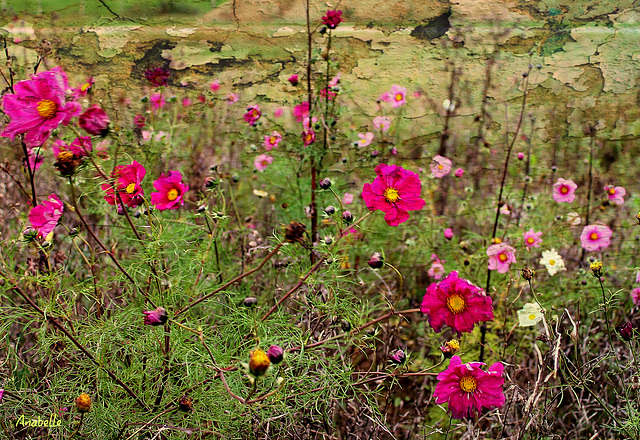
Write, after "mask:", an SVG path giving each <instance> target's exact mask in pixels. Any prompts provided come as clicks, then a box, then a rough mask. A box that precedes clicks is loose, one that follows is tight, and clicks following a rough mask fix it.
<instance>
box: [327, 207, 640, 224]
mask: <svg viewBox="0 0 640 440" xmlns="http://www.w3.org/2000/svg"><path fill="white" fill-rule="evenodd" d="M324 212H326V213H327V215H333V214H335V212H336V208H334V207H333V206H332V205H329V206H327V207H326V208H324ZM638 215H640V214H638ZM638 222H639V223H640V220H638Z"/></svg>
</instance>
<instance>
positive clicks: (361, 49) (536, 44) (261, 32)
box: [4, 0, 640, 142]
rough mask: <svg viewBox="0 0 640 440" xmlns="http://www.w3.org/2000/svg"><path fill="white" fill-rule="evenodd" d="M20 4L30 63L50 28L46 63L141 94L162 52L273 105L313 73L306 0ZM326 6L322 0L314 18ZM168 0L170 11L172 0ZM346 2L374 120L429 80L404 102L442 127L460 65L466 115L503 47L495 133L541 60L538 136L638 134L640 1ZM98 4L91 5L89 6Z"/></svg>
mask: <svg viewBox="0 0 640 440" xmlns="http://www.w3.org/2000/svg"><path fill="white" fill-rule="evenodd" d="M19 3H20V1H18V2H16V4H15V5H14V6H13V7H14V8H17V9H15V11H14V12H17V13H18V14H19V15H18V17H19V19H25V20H26V22H27V23H26V24H25V25H24V26H23V23H22V22H21V21H20V20H17V21H15V20H12V19H11V16H10V15H9V13H8V12H7V11H8V10H6V11H5V12H6V13H5V23H7V24H6V25H5V28H4V29H5V30H8V31H9V32H11V35H10V37H9V40H8V42H9V48H8V49H9V53H10V54H12V55H15V56H17V57H18V62H19V63H20V64H22V65H24V66H26V65H28V64H29V63H33V62H34V60H35V57H36V52H35V46H36V44H37V43H38V42H39V41H41V40H42V39H43V38H45V39H48V40H49V41H51V42H52V43H53V46H54V48H55V54H56V56H57V58H56V59H55V61H52V62H51V63H50V64H49V67H51V66H52V65H53V63H58V64H61V65H63V66H64V67H65V68H66V69H67V70H68V71H69V72H71V74H72V75H76V76H77V79H78V80H80V78H82V77H84V76H87V75H93V76H94V77H95V79H96V82H97V86H98V88H100V87H104V88H107V87H112V95H117V94H122V95H131V94H132V93H131V91H132V90H134V89H137V88H139V87H140V86H141V85H142V84H143V83H144V81H143V79H142V74H143V72H144V70H145V69H147V68H148V67H150V66H157V65H161V64H163V63H165V64H167V65H169V66H170V67H171V68H172V69H173V70H174V75H173V78H172V81H173V85H174V86H177V87H184V88H185V93H186V92H188V91H189V90H192V89H198V88H199V89H205V88H206V87H207V85H208V83H209V82H210V81H211V80H212V79H213V78H218V79H219V80H220V81H221V82H222V83H223V85H224V87H226V89H225V90H228V91H231V90H232V89H233V91H237V92H238V91H239V92H240V93H241V96H242V100H243V101H244V102H253V101H255V100H257V101H259V102H262V103H269V102H272V103H273V105H274V106H275V105H292V104H294V103H297V102H300V100H301V99H302V96H303V94H302V91H301V89H299V88H297V89H296V88H294V87H292V86H290V85H289V84H288V82H287V81H286V79H287V78H288V77H289V76H290V75H291V74H293V73H298V74H301V75H303V74H304V72H305V67H304V60H305V58H306V52H305V45H306V34H305V29H306V28H305V24H304V23H305V10H304V8H303V2H302V1H300V0H236V1H228V2H225V3H222V4H220V5H219V6H215V7H213V8H212V7H210V6H207V5H206V3H205V4H204V8H205V9H204V10H203V9H202V8H203V2H198V5H199V7H200V8H201V9H200V10H199V12H197V14H191V15H189V14H168V15H163V16H159V15H153V16H151V15H144V12H141V11H140V8H141V5H140V4H139V5H138V8H137V9H136V8H135V7H132V6H131V5H130V3H132V2H124V1H119V2H112V4H110V3H109V2H108V1H105V3H107V4H110V6H111V7H112V9H113V10H114V12H115V13H117V14H121V15H122V16H123V17H129V18H132V21H130V20H123V19H120V20H114V19H113V15H112V14H110V13H109V12H108V11H107V10H106V9H104V8H103V7H102V6H100V5H98V6H99V7H100V8H102V9H101V12H100V14H101V17H100V16H99V15H98V14H97V12H96V11H97V10H96V9H95V8H96V5H95V4H93V3H95V2H92V3H91V8H93V9H91V8H89V2H88V1H87V2H83V1H76V2H75V6H76V7H75V8H74V7H73V5H68V6H67V7H65V8H64V9H62V10H60V11H58V12H56V13H51V12H50V11H49V12H47V11H46V10H45V11H43V13H42V15H39V16H25V15H20V12H21V11H20V6H19V5H18V4H19ZM140 3H141V4H142V3H144V2H140ZM211 3H221V2H211ZM67 4H68V3H67ZM194 5H195V3H194ZM328 5H329V4H328V3H326V2H316V1H312V8H311V17H312V20H313V21H314V22H315V23H319V22H320V17H321V16H322V15H323V13H324V11H326V9H327V7H328ZM23 6H24V5H23ZM45 6H46V5H43V4H42V2H40V7H41V8H45ZM142 6H143V5H142ZM163 7H165V8H168V9H169V10H170V9H171V2H168V3H166V4H164V6H163ZM339 8H340V9H342V10H343V11H344V19H345V22H344V23H342V24H341V25H340V26H339V27H338V28H337V29H336V30H335V31H334V33H333V36H334V38H335V39H334V44H333V53H334V54H335V59H336V60H337V61H338V62H339V63H340V71H341V73H342V83H343V86H344V88H345V93H344V94H343V95H342V99H343V102H350V101H351V100H355V101H357V102H358V103H359V108H360V111H361V112H362V117H363V121H366V120H367V119H368V118H369V117H370V116H371V115H373V114H374V113H375V111H376V108H377V107H376V105H375V100H376V99H377V97H378V96H379V95H380V93H382V92H383V91H386V90H387V89H388V88H389V87H390V86H391V85H392V84H399V85H403V86H406V87H407V88H408V89H409V90H410V91H422V92H424V93H422V95H421V97H419V98H417V97H416V98H412V101H413V102H411V103H410V105H409V106H408V107H407V110H406V113H405V116H407V117H408V118H413V117H417V116H421V115H425V116H423V117H422V118H420V119H419V121H420V122H419V124H416V126H415V127H412V128H411V130H412V134H413V135H415V136H416V137H419V136H424V135H429V134H434V133H437V132H439V131H440V130H441V129H442V114H443V110H442V101H443V100H444V99H446V98H447V97H448V94H449V84H450V80H451V73H450V72H451V70H452V68H454V67H455V68H456V69H458V70H459V76H458V79H459V80H458V83H457V85H456V87H455V88H454V92H455V96H456V102H457V108H456V116H455V121H454V128H455V125H457V126H460V127H469V126H470V125H471V124H473V118H474V116H475V115H476V114H477V113H478V111H479V108H480V105H481V101H482V91H483V88H484V84H485V77H486V66H487V60H488V59H489V58H490V57H494V58H495V64H494V65H493V67H492V70H491V72H492V73H491V84H492V86H491V88H490V90H489V103H490V113H491V117H492V120H493V124H492V129H493V130H490V134H489V135H490V136H491V133H492V132H495V133H497V134H498V133H499V132H501V131H503V130H501V129H502V128H504V124H505V123H507V122H505V121H508V124H509V127H512V126H513V125H515V119H516V114H517V111H518V109H519V106H520V102H521V97H522V85H523V73H524V72H526V71H527V69H528V66H529V65H530V64H531V65H533V69H532V71H531V75H530V76H529V90H530V100H529V103H530V106H529V110H530V112H531V113H532V115H533V116H534V117H535V119H536V122H535V127H536V129H535V133H536V134H537V140H538V141H541V142H558V141H560V140H563V139H567V138H581V137H583V127H584V124H585V123H591V124H595V125H596V126H597V128H598V131H599V133H600V136H602V137H604V138H609V139H629V138H632V137H635V136H638V135H640V120H639V119H640V118H639V113H640V111H639V109H638V101H639V97H638V96H639V91H640V83H639V81H638V77H639V75H638V72H640V69H639V67H640V51H638V50H637V47H638V43H640V37H639V35H640V32H639V30H640V27H639V26H640V23H639V21H640V14H639V12H638V10H637V8H634V2H633V1H632V0H619V1H615V2H613V1H611V2H591V1H571V2H566V1H561V0H532V1H526V0H520V1H518V0H508V1H507V0H504V1H503V0H457V1H445V0H441V1H434V0H428V1H404V0H403V1H388V0H385V1H382V0H358V1H355V0H351V1H342V2H341V3H340V6H339ZM23 9H24V8H23ZM45 9H46V8H45ZM89 9H91V11H93V12H92V13H91V14H88V13H84V14H83V11H87V10H89ZM150 10H151V9H150ZM183 12H184V11H183ZM192 12H193V11H192ZM14 38H18V39H19V40H18V41H19V42H14ZM325 39H326V36H322V35H316V37H315V38H314V43H315V47H317V48H322V47H323V46H324V45H325V41H326V40H325ZM492 54H493V55H492ZM136 94H137V92H136ZM266 106H268V104H266ZM505 114H507V115H508V117H505ZM407 121H413V119H407Z"/></svg>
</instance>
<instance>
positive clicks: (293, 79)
mask: <svg viewBox="0 0 640 440" xmlns="http://www.w3.org/2000/svg"><path fill="white" fill-rule="evenodd" d="M287 81H289V82H290V83H291V85H292V86H294V87H295V86H297V85H298V75H291V76H290V77H289V78H288V79H287Z"/></svg>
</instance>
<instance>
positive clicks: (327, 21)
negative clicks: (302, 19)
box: [322, 10, 342, 29]
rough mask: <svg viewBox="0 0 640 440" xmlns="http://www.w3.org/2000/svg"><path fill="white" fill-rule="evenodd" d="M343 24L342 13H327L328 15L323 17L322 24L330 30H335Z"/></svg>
mask: <svg viewBox="0 0 640 440" xmlns="http://www.w3.org/2000/svg"><path fill="white" fill-rule="evenodd" d="M340 23H342V11H331V10H329V11H327V15H324V16H323V17H322V24H324V25H325V26H326V27H328V28H329V29H335V28H337V27H338V25H339V24H340Z"/></svg>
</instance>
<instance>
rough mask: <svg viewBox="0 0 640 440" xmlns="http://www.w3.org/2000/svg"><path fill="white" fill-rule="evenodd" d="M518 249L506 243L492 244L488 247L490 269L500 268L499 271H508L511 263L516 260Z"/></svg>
mask: <svg viewBox="0 0 640 440" xmlns="http://www.w3.org/2000/svg"><path fill="white" fill-rule="evenodd" d="M515 252H516V250H515V249H514V248H513V247H511V246H509V245H508V244H506V243H498V244H492V245H491V246H489V248H488V249H487V255H488V256H489V270H496V269H497V270H498V273H506V272H507V271H508V270H509V265H510V264H511V263H515V262H516V254H515Z"/></svg>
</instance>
